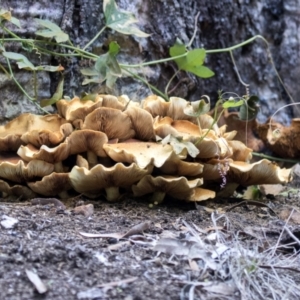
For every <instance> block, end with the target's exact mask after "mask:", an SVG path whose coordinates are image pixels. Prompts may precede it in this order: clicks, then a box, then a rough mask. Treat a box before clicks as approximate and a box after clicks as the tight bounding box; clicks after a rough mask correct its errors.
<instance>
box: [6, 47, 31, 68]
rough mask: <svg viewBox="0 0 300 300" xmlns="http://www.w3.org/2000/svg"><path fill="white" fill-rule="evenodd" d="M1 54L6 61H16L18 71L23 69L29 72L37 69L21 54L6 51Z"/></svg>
mask: <svg viewBox="0 0 300 300" xmlns="http://www.w3.org/2000/svg"><path fill="white" fill-rule="evenodd" d="M2 54H3V56H4V57H6V58H8V59H12V60H16V61H17V65H18V67H19V68H20V69H25V70H30V71H35V70H37V68H36V67H35V66H34V65H33V64H32V63H31V62H30V61H29V60H28V58H27V57H26V56H24V55H23V54H19V53H15V52H6V51H4V52H2Z"/></svg>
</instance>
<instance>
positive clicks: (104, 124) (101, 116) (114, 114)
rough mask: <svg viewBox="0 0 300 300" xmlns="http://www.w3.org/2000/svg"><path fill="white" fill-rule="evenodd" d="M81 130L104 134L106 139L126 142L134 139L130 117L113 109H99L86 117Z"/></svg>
mask: <svg viewBox="0 0 300 300" xmlns="http://www.w3.org/2000/svg"><path fill="white" fill-rule="evenodd" d="M82 129H92V130H95V131H101V132H104V133H105V134H106V135H107V137H108V139H119V140H127V139H131V138H133V137H134V135H135V132H134V130H133V127H132V123H131V120H130V117H129V116H128V115H126V114H125V113H123V112H122V111H120V110H118V109H114V108H107V107H100V108H97V109H95V110H94V111H93V112H91V113H90V114H89V115H88V116H86V118H85V120H84V123H83V126H82Z"/></svg>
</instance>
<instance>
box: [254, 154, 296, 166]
mask: <svg viewBox="0 0 300 300" xmlns="http://www.w3.org/2000/svg"><path fill="white" fill-rule="evenodd" d="M252 154H253V155H254V156H258V157H262V158H266V159H269V160H276V161H282V162H287V163H293V164H297V163H299V162H300V160H297V159H289V158H280V157H275V156H271V155H266V154H263V153H258V152H252Z"/></svg>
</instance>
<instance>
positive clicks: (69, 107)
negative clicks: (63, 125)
mask: <svg viewBox="0 0 300 300" xmlns="http://www.w3.org/2000/svg"><path fill="white" fill-rule="evenodd" d="M101 106H102V97H101V96H97V97H96V99H95V100H94V101H92V100H84V101H83V100H80V99H79V98H78V97H75V98H73V99H72V100H70V101H67V100H59V101H57V102H56V107H57V110H58V113H59V114H60V115H61V116H62V117H64V118H65V119H66V120H67V121H70V122H73V121H75V120H82V121H83V120H84V119H85V117H86V116H87V115H88V114H89V113H91V112H92V111H93V110H95V109H96V108H98V107H101Z"/></svg>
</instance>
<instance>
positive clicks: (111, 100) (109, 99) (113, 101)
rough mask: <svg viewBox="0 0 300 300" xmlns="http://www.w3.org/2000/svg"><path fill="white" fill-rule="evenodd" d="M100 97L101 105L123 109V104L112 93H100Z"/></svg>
mask: <svg viewBox="0 0 300 300" xmlns="http://www.w3.org/2000/svg"><path fill="white" fill-rule="evenodd" d="M99 96H100V97H102V99H103V100H102V106H103V107H109V108H115V109H119V110H124V108H125V105H124V104H123V103H122V102H121V101H119V99H118V97H116V96H113V95H104V94H100V95H99Z"/></svg>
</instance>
